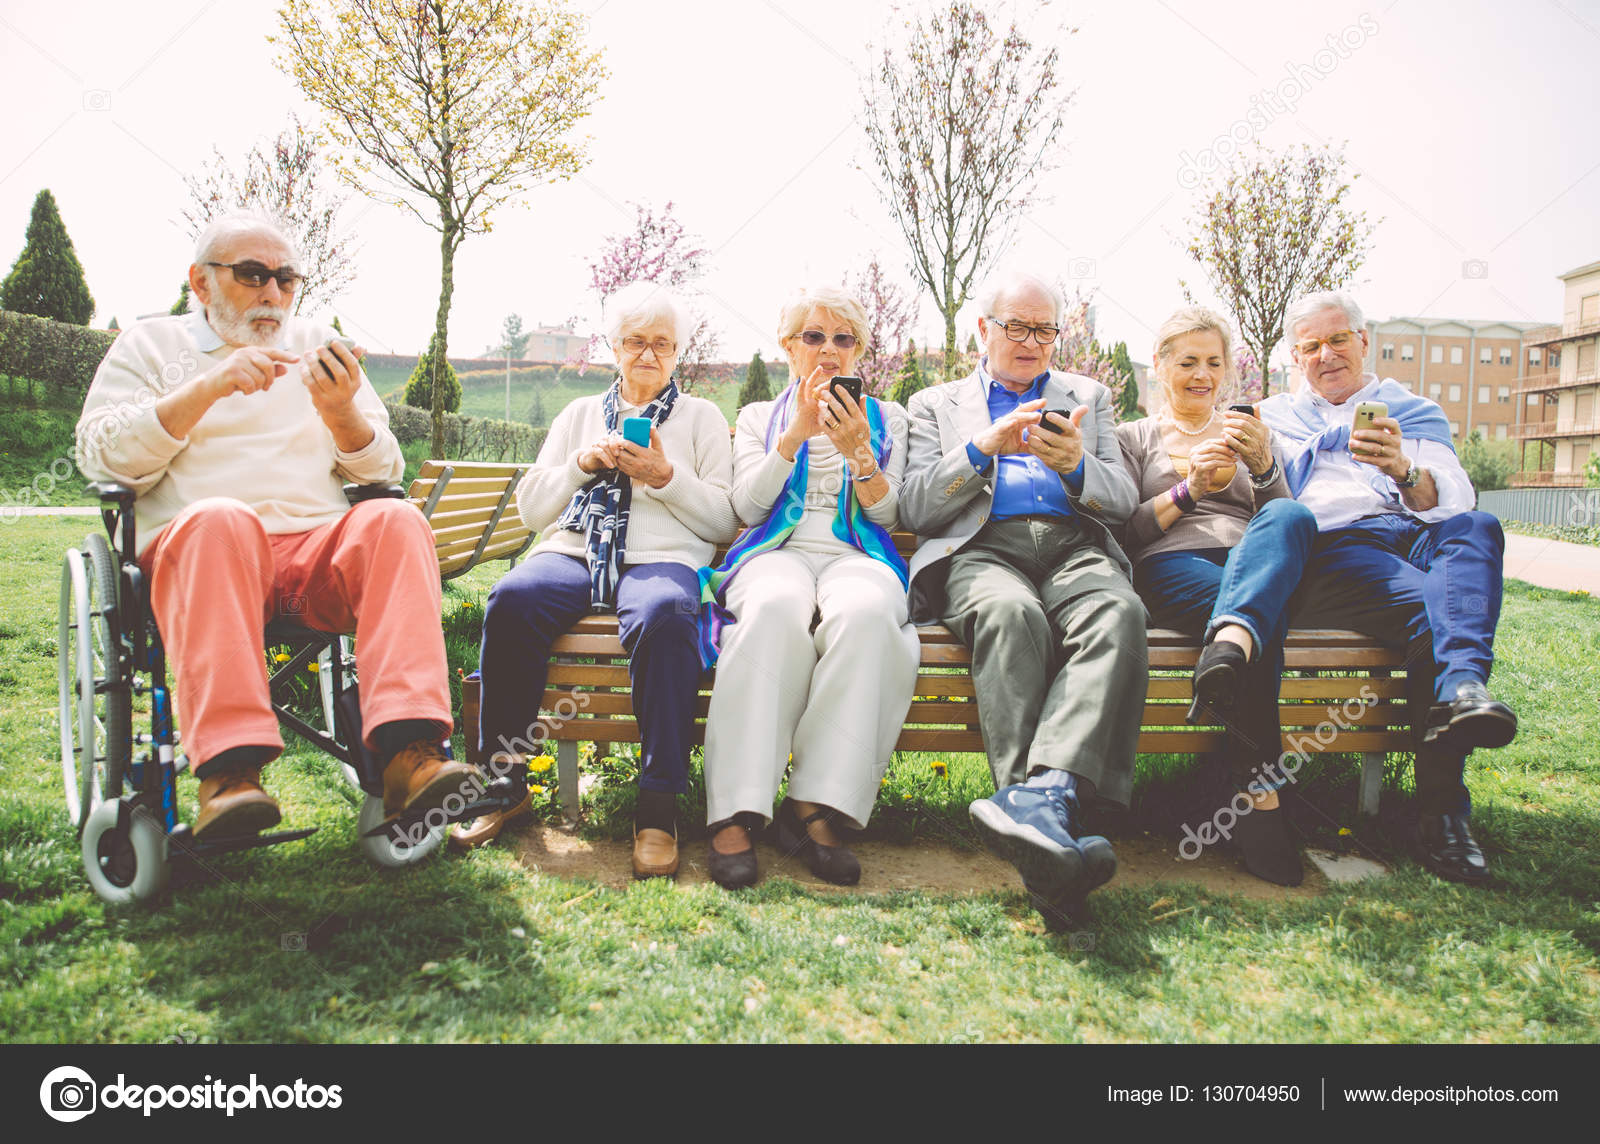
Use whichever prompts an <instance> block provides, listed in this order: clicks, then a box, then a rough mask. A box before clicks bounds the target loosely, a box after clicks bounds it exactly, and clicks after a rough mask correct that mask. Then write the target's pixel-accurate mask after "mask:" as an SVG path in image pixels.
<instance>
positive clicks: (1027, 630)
mask: <svg viewBox="0 0 1600 1144" xmlns="http://www.w3.org/2000/svg"><path fill="white" fill-rule="evenodd" d="M976 300H977V302H978V305H979V312H980V314H981V316H980V317H979V319H978V336H979V339H980V340H981V341H982V343H983V349H984V356H983V357H982V358H981V359H980V362H979V365H978V368H977V370H976V371H975V372H973V373H972V374H971V375H969V376H968V377H966V378H964V379H962V380H961V381H953V382H951V383H949V384H948V385H941V386H936V387H932V388H929V389H924V390H922V391H921V392H919V393H917V394H915V395H914V396H913V397H912V398H911V401H910V403H909V412H910V415H911V440H910V446H909V449H908V452H907V462H906V471H905V480H904V483H903V485H902V486H901V489H900V520H901V523H902V524H904V525H905V526H906V527H908V528H910V529H911V530H913V531H914V532H916V533H917V535H918V539H919V544H918V547H917V551H916V555H915V556H914V557H913V558H912V561H911V618H912V621H913V622H914V623H924V624H925V623H932V622H934V621H936V620H937V621H940V622H942V623H944V624H945V625H946V626H947V627H949V628H950V630H951V631H953V632H954V633H955V634H956V635H957V636H958V637H959V638H960V639H961V640H962V641H963V642H965V643H966V645H967V646H968V647H969V648H970V649H971V650H972V677H973V681H974V683H975V685H976V689H977V697H978V720H979V724H980V726H981V728H982V731H983V740H984V748H985V750H986V751H987V752H988V756H989V766H990V768H991V769H992V770H993V772H994V781H995V787H996V791H995V795H994V797H993V798H990V799H980V800H978V801H977V802H974V803H973V804H972V806H971V814H972V819H973V824H974V825H975V826H976V827H977V829H978V832H979V833H980V834H981V835H982V836H983V838H984V840H985V842H986V843H987V844H988V845H989V846H990V847H991V848H992V849H994V850H995V851H996V852H998V853H1000V854H1002V855H1003V856H1004V857H1006V858H1007V859H1008V860H1010V861H1011V862H1012V863H1013V864H1015V865H1016V866H1017V868H1018V869H1019V870H1020V871H1021V873H1022V879H1023V883H1024V885H1025V886H1026V887H1027V888H1028V890H1029V892H1030V894H1031V895H1032V896H1033V901H1034V904H1035V906H1037V907H1038V908H1039V910H1040V912H1041V913H1042V914H1044V916H1045V920H1046V922H1047V923H1049V924H1052V925H1053V926H1055V927H1058V928H1059V927H1063V926H1066V925H1070V924H1073V920H1074V917H1075V915H1076V914H1077V913H1078V910H1079V907H1080V906H1081V903H1082V900H1083V897H1084V895H1085V894H1087V893H1088V892H1089V891H1090V890H1092V889H1094V888H1095V887H1096V886H1098V885H1100V884H1102V883H1104V882H1105V881H1106V880H1107V879H1109V878H1110V877H1111V876H1112V874H1113V873H1115V872H1116V857H1115V855H1114V853H1113V852H1112V849H1111V844H1110V843H1109V842H1107V841H1106V840H1105V839H1104V838H1101V837H1098V836H1084V835H1083V834H1082V832H1081V829H1080V827H1079V823H1078V814H1079V808H1080V806H1083V805H1087V804H1088V803H1089V802H1090V801H1091V800H1092V799H1094V798H1096V797H1098V798H1099V799H1101V800H1104V801H1106V802H1109V803H1113V804H1116V805H1119V806H1126V805H1127V802H1128V796H1129V794H1130V793H1131V790H1132V780H1133V758H1134V750H1135V747H1136V745H1137V742H1138V737H1139V724H1140V718H1141V713H1142V709H1143V705H1144V698H1145V689H1146V684H1145V680H1146V666H1147V658H1148V657H1147V652H1146V643H1145V622H1146V616H1145V609H1144V605H1143V603H1141V602H1140V600H1139V597H1138V595H1137V594H1136V593H1135V592H1134V590H1133V586H1132V584H1131V583H1130V576H1131V573H1132V569H1131V568H1130V566H1129V564H1128V559H1127V557H1126V556H1125V555H1124V554H1123V552H1122V549H1121V547H1120V546H1119V545H1118V544H1117V542H1116V540H1115V539H1113V538H1112V536H1111V533H1110V531H1109V528H1110V526H1114V525H1120V524H1122V523H1123V522H1124V521H1126V520H1127V519H1128V518H1129V517H1130V516H1131V515H1132V514H1133V510H1134V508H1135V506H1136V505H1137V503H1138V497H1137V493H1136V491H1135V489H1134V485H1133V481H1132V479H1131V478H1130V477H1129V475H1128V473H1127V471H1126V470H1125V469H1124V468H1123V464H1122V458H1121V454H1120V452H1119V450H1118V446H1117V438H1116V434H1115V433H1114V432H1113V426H1112V417H1111V397H1110V394H1109V392H1108V391H1107V390H1106V388H1105V387H1104V386H1102V385H1100V384H1099V383H1097V382H1095V381H1093V380H1091V379H1090V378H1087V377H1082V376H1079V375H1077V374H1070V373H1061V372H1055V371H1052V370H1051V369H1050V364H1049V363H1050V354H1051V352H1052V351H1053V349H1054V343H1055V340H1056V338H1057V337H1058V336H1059V335H1060V330H1061V315H1062V300H1061V295H1060V293H1059V292H1058V291H1057V290H1056V289H1055V287H1054V286H1053V285H1051V284H1050V283H1049V282H1047V281H1045V280H1044V279H1042V278H1039V277H1037V276H1034V275H1030V274H1022V273H1016V272H1011V273H1006V274H1003V275H1000V276H997V277H996V278H994V279H992V280H991V281H990V282H988V283H987V284H985V286H984V287H983V289H981V290H980V291H979V292H978V294H977V297H976ZM1057 410H1060V411H1062V412H1054V411H1057ZM1047 414H1048V416H1046V415H1047Z"/></svg>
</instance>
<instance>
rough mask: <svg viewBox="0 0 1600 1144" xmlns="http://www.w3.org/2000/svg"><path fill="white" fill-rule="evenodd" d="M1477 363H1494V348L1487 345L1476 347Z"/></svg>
mask: <svg viewBox="0 0 1600 1144" xmlns="http://www.w3.org/2000/svg"><path fill="white" fill-rule="evenodd" d="M1478 364H1479V365H1493V364H1494V350H1492V349H1490V348H1489V347H1488V346H1479V347H1478Z"/></svg>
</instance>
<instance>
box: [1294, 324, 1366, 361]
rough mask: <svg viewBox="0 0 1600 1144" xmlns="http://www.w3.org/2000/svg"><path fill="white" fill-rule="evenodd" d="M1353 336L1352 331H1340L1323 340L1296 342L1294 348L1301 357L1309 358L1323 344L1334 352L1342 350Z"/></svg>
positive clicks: (1312, 339) (1308, 339)
mask: <svg viewBox="0 0 1600 1144" xmlns="http://www.w3.org/2000/svg"><path fill="white" fill-rule="evenodd" d="M1355 336H1356V332H1355V331H1354V330H1340V331H1339V332H1338V333H1335V334H1329V335H1328V336H1327V337H1325V338H1306V339H1305V340H1304V341H1299V342H1296V343H1295V344H1294V348H1295V351H1296V352H1297V353H1299V354H1300V356H1301V357H1310V356H1311V355H1312V354H1314V353H1316V352H1317V351H1318V350H1320V349H1322V347H1323V344H1324V343H1326V344H1328V345H1330V346H1332V347H1333V348H1334V349H1336V350H1342V349H1344V347H1345V346H1347V345H1349V344H1350V339H1351V338H1353V337H1355Z"/></svg>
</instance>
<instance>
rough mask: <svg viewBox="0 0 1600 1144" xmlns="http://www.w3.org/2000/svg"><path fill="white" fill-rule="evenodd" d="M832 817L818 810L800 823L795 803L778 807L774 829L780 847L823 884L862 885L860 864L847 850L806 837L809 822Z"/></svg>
mask: <svg viewBox="0 0 1600 1144" xmlns="http://www.w3.org/2000/svg"><path fill="white" fill-rule="evenodd" d="M831 813H833V812H832V811H828V810H819V811H816V812H815V813H812V814H808V815H806V818H805V822H802V821H801V820H800V813H799V811H797V810H795V808H794V803H792V802H790V801H789V800H788V799H784V800H783V802H782V803H781V804H780V805H779V806H778V813H777V815H776V816H775V818H774V820H773V825H774V826H776V827H777V828H778V846H779V848H780V849H782V851H783V852H784V854H786V855H796V856H798V857H799V858H800V860H801V861H802V862H804V863H805V864H806V866H807V867H808V868H809V869H810V870H811V872H812V873H813V874H815V875H816V876H817V877H819V878H821V879H822V880H823V881H824V882H832V883H833V884H834V885H836V886H854V885H855V884H856V883H857V882H859V881H861V863H860V861H859V860H857V858H856V856H855V855H854V854H852V853H851V852H850V848H849V847H848V846H824V845H823V844H822V843H820V842H816V841H814V840H813V839H812V837H811V835H809V834H807V833H806V826H805V824H806V822H815V821H816V820H817V819H819V818H826V817H828V815H830V814H831Z"/></svg>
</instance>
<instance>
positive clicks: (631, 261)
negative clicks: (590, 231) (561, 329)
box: [570, 202, 717, 390]
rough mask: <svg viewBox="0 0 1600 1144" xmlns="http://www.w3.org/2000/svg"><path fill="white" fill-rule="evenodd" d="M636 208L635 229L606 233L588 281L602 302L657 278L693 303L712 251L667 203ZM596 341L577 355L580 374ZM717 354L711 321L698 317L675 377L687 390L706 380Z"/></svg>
mask: <svg viewBox="0 0 1600 1144" xmlns="http://www.w3.org/2000/svg"><path fill="white" fill-rule="evenodd" d="M632 206H633V209H634V222H633V229H631V230H629V231H627V232H624V233H622V234H611V235H607V236H606V237H605V238H604V239H603V240H602V241H601V244H600V254H599V256H598V257H597V258H596V260H595V261H594V262H591V263H590V264H589V273H590V278H589V285H590V288H591V289H593V290H594V292H595V294H596V295H598V297H599V299H600V304H601V305H602V306H604V305H605V301H606V299H607V298H609V297H611V295H613V294H615V293H616V292H617V291H618V290H620V289H622V287H624V286H626V285H628V283H630V282H658V283H660V284H661V285H663V286H670V287H671V288H672V289H673V290H675V291H676V292H677V293H678V294H679V295H680V296H681V297H684V298H687V299H689V300H690V301H691V303H692V301H693V299H694V297H695V295H696V291H695V290H694V288H693V284H694V282H695V281H697V280H698V279H699V278H701V277H702V276H703V275H704V274H705V272H706V259H707V257H708V256H709V254H710V251H709V250H707V249H706V248H705V247H703V246H700V245H698V240H697V239H694V238H692V237H691V236H690V235H688V234H687V233H686V232H685V231H684V229H683V224H682V223H681V222H679V221H678V220H677V219H676V218H674V217H673V215H672V204H671V203H670V202H669V203H667V205H666V206H664V207H662V208H661V211H660V213H659V214H657V213H656V212H654V211H652V210H651V209H650V208H649V207H648V206H644V205H642V204H640V203H634V204H632ZM599 345H600V338H599V335H596V336H594V337H591V338H590V339H589V343H588V345H586V346H585V347H584V348H583V352H582V353H580V354H579V355H578V356H577V357H576V358H575V359H570V360H573V361H575V362H576V363H577V364H578V366H579V372H582V370H583V369H584V368H586V367H588V366H589V365H590V364H592V363H593V361H594V357H595V353H596V351H597V350H598V348H599ZM716 354H717V334H716V331H715V330H713V329H712V328H711V324H710V322H709V321H708V320H707V319H705V318H704V317H701V318H699V320H698V322H697V323H696V325H695V328H694V333H692V334H691V335H690V336H689V341H688V343H687V344H686V345H684V346H683V347H682V350H681V352H680V353H679V354H678V381H679V384H680V385H682V387H683V388H684V389H686V390H687V389H689V388H690V387H691V386H693V384H694V383H695V382H697V381H702V380H704V379H705V377H706V376H707V374H708V373H709V372H710V366H711V363H712V361H713V360H714V359H715V357H716Z"/></svg>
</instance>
